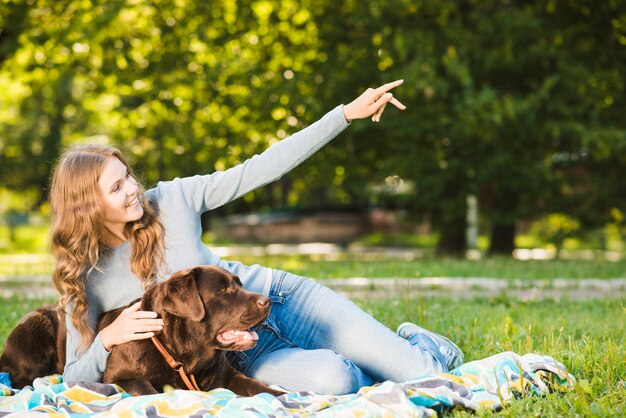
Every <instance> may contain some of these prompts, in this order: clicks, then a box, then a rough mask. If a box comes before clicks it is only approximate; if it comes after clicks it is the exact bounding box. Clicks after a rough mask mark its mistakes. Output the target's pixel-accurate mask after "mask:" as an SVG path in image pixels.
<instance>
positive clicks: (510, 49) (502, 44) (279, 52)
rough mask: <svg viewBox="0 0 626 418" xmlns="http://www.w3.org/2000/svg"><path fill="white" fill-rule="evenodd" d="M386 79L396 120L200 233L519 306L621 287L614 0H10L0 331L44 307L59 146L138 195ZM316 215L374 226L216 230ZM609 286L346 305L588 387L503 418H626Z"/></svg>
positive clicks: (253, 145)
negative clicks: (241, 233)
mask: <svg viewBox="0 0 626 418" xmlns="http://www.w3.org/2000/svg"><path fill="white" fill-rule="evenodd" d="M400 78H401V79H404V84H403V85H402V86H401V87H399V88H397V89H396V90H395V91H394V94H395V96H396V97H397V98H398V99H399V100H400V101H401V102H403V103H404V104H405V105H407V107H408V109H407V110H406V111H404V112H400V111H398V110H397V109H395V108H393V107H388V108H387V110H386V111H385V113H384V115H383V117H382V121H381V123H378V124H374V123H371V122H370V121H367V120H366V121H355V122H353V123H352V126H351V127H350V128H349V129H347V130H346V131H345V132H343V133H342V134H341V135H340V136H339V137H338V138H336V139H335V140H333V141H332V142H331V143H330V144H328V145H327V146H325V147H324V148H323V149H322V150H320V151H319V152H317V153H316V154H315V155H314V156H312V157H311V158H309V159H308V160H307V161H306V162H304V163H303V164H302V165H301V166H299V167H297V168H296V169H294V170H293V171H292V172H291V173H290V174H288V175H286V176H284V177H283V178H282V179H280V180H279V181H277V182H275V183H273V184H270V185H267V186H265V187H263V188H261V189H259V190H257V191H254V192H252V193H249V194H247V195H246V196H244V197H243V198H242V199H239V200H237V201H235V202H232V203H230V204H228V205H226V206H224V207H222V208H218V209H216V210H215V211H213V212H212V213H210V214H209V215H208V216H207V217H206V219H205V226H206V234H205V239H206V241H207V243H209V244H211V245H219V246H222V245H224V246H225V247H224V248H231V250H230V252H229V251H228V250H224V255H225V256H228V255H229V254H231V255H233V254H234V256H236V257H237V259H242V260H244V261H246V262H250V263H252V262H261V263H263V264H266V265H270V266H272V267H278V268H285V269H289V270H291V271H294V272H297V273H300V274H306V275H309V276H312V277H315V278H320V279H322V278H330V279H333V278H346V277H355V276H359V277H361V276H362V277H369V278H381V277H382V278H403V279H419V278H428V277H448V278H452V279H453V280H454V279H455V278H460V277H465V278H467V277H487V278H495V279H499V280H509V281H510V283H513V282H512V281H513V280H518V281H519V280H521V281H522V282H523V283H522V285H521V286H518V288H519V289H521V292H522V293H523V292H524V289H535V290H536V288H537V286H536V284H537V281H539V280H541V281H542V283H543V284H542V286H544V287H541V288H540V289H539V292H538V293H539V294H540V293H541V292H542V289H545V288H546V287H547V288H550V287H554V280H557V279H562V278H565V279H572V280H579V279H580V280H585V279H599V280H604V281H605V282H607V283H613V281H615V280H618V279H622V278H624V277H625V276H626V274H625V273H624V271H625V266H626V262H625V261H624V255H625V252H626V249H625V246H624V243H625V240H626V220H625V219H624V216H625V212H626V204H625V203H626V182H624V179H623V176H624V173H625V172H626V171H625V167H626V118H625V117H624V115H625V114H626V96H625V88H626V87H625V81H626V3H625V2H624V1H620V0H606V1H602V2H591V1H583V0H569V1H557V0H543V1H534V0H533V1H514V0H501V1H491V0H484V1H472V0H466V1H420V0H415V1H410V0H388V1H374V0H360V1H330V0H310V1H307V0H303V1H280V2H277V1H251V0H250V1H234V0H230V1H227V0H223V1H186V0H163V1H161V0H152V1H143V0H128V1H118V0H113V1H106V2H98V1H88V0H66V1H51V0H48V1H45V0H13V1H12V0H4V1H0V254H2V255H0V275H2V277H3V281H2V283H1V285H2V287H3V290H7V289H8V290H11V289H19V292H9V293H5V294H10V295H11V296H10V297H8V296H7V299H5V306H6V307H7V308H6V309H5V310H4V311H2V312H0V316H1V317H2V318H3V321H2V322H3V324H2V325H0V326H1V327H2V333H1V334H2V337H1V338H2V341H4V338H6V334H7V333H8V331H9V330H10V329H11V327H12V326H13V325H14V324H15V323H16V322H17V320H19V316H20V315H21V314H22V313H24V312H26V311H27V310H28V309H30V308H32V307H34V306H38V304H41V303H43V302H44V301H47V300H49V298H38V297H37V295H38V293H37V292H35V291H34V289H35V287H36V286H40V285H41V283H39V282H40V281H41V280H39V282H38V281H37V280H34V282H33V283H35V284H33V283H31V284H29V286H28V287H23V283H24V282H25V281H27V280H28V278H29V277H31V276H33V275H35V276H37V277H41V276H44V277H46V275H48V274H49V272H50V269H51V268H52V263H53V260H52V259H51V258H50V256H49V254H48V249H47V245H48V244H47V229H48V214H49V207H48V203H47V198H48V189H49V187H48V185H49V181H50V173H51V169H52V167H53V166H54V163H55V161H56V160H57V158H58V157H59V154H60V153H61V152H62V150H63V149H64V148H65V147H67V146H68V145H71V144H75V143H105V144H113V145H116V146H118V147H120V148H122V149H123V150H124V151H125V152H127V153H128V155H129V156H130V157H131V161H132V163H133V165H134V167H135V168H136V170H137V172H138V173H139V174H140V176H141V178H142V180H143V182H144V184H145V185H146V186H147V187H151V186H152V185H154V184H155V182H156V181H158V180H161V179H170V178H173V177H176V176H188V175H193V174H197V173H210V172H213V171H215V170H224V169H227V168H228V167H231V166H233V165H235V164H237V163H240V162H242V161H244V160H245V159H246V158H249V157H251V156H252V155H254V154H256V153H259V152H262V151H263V150H264V149H266V148H267V147H268V146H269V145H271V144H273V143H275V142H276V141H279V140H280V139H282V138H284V137H286V136H288V135H289V134H291V133H293V132H296V131H297V130H299V129H302V128H303V127H305V126H307V125H309V124H311V123H313V122H314V121H315V120H317V119H319V118H320V117H321V116H322V115H323V114H324V113H325V112H327V111H329V110H331V109H332V108H333V107H335V106H336V105H337V104H340V103H347V102H348V101H350V100H352V99H353V98H354V97H356V96H357V95H358V94H360V93H361V92H362V91H363V90H365V89H366V88H367V87H373V86H377V85H380V84H383V83H385V82H388V81H392V80H395V79H400ZM474 208H477V210H473V209H474ZM468 209H470V210H468ZM320 212H324V213H328V212H330V213H333V214H335V215H337V214H346V213H349V214H352V215H354V216H362V215H363V213H365V214H366V215H367V216H366V219H369V220H371V218H372V217H371V216H370V215H371V214H372V213H375V214H379V215H380V214H383V215H384V217H383V218H384V219H385V220H386V221H385V222H383V223H384V227H381V228H380V229H376V228H375V225H374V226H371V228H370V229H369V230H367V229H366V230H364V231H363V233H362V234H359V235H358V236H357V237H354V239H351V240H350V241H349V242H347V241H346V240H339V241H340V242H338V244H339V245H338V246H333V247H324V246H321V247H320V248H322V249H323V248H332V249H333V250H332V251H314V253H315V254H302V251H300V252H298V251H296V252H295V253H289V251H283V252H281V251H271V250H267V247H264V248H265V249H263V250H262V251H261V253H255V252H254V251H248V252H245V251H239V250H236V249H232V248H245V247H246V245H247V246H249V245H250V243H249V242H248V243H246V245H243V246H242V245H240V243H234V242H233V241H232V239H231V238H229V236H228V225H229V224H228V222H230V221H232V220H233V219H241V218H234V217H232V215H237V214H251V213H252V214H255V215H256V216H257V218H245V219H248V220H250V219H253V220H252V221H249V222H258V220H259V219H261V220H268V219H270V220H271V219H276V216H279V215H280V216H287V215H288V217H291V218H290V219H293V217H294V216H296V217H302V216H306V215H308V214H312V213H320ZM285 214H287V215H285ZM468 215H469V216H468ZM245 219H244V220H245ZM254 219H256V221H255V220H254ZM229 220H230V221H229ZM224 225H226V227H224ZM257 241H258V240H257ZM264 244H265V243H264ZM390 246H391V247H394V248H396V249H397V251H396V252H395V253H394V252H385V250H381V248H382V247H386V248H389V247H390ZM373 247H375V248H376V249H377V250H378V251H374V250H372V251H370V252H368V251H367V249H368V248H370V249H371V248H373ZM399 247H401V249H398V248H399ZM251 248H253V249H254V248H256V247H251ZM274 248H275V247H274ZM296 248H298V247H297V246H296ZM300 248H301V247H300ZM355 248H356V249H363V248H365V249H366V250H353V249H355ZM520 250H526V251H525V252H523V251H522V252H520ZM238 251H239V252H238ZM285 252H287V253H289V254H285ZM305 252H306V251H305ZM319 252H321V254H320V253H319ZM514 255H515V257H514ZM520 255H525V256H520ZM521 258H525V259H526V260H521ZM528 258H530V259H528ZM534 258H540V259H541V260H536V259H534ZM546 258H547V259H548V260H545V259H546ZM37 283H39V284H37ZM524 283H526V284H524ZM568 283H569V282H568ZM578 283H579V282H574V284H573V285H571V283H570V285H571V286H573V287H576V288H580V286H579V285H578ZM620 283H621V282H620ZM518 284H519V283H518ZM368 286H370V287H372V288H373V287H374V285H372V284H371V283H370V284H369V285H368ZM430 286H434V285H432V284H431V285H430ZM473 286H474V285H473ZM619 286H621V287H620V288H619V289H618V290H615V288H612V287H611V288H609V290H608V291H607V292H604V293H600V298H599V299H590V300H587V299H586V298H584V299H564V298H557V299H544V298H538V299H537V300H528V298H521V299H520V298H517V297H510V296H509V295H508V294H507V291H506V289H505V290H501V289H500V288H499V287H498V291H497V295H496V296H493V294H490V295H488V296H482V297H477V298H475V299H471V300H466V301H464V302H463V303H462V304H460V303H459V302H457V301H456V299H455V298H452V299H451V298H446V297H445V296H444V297H437V298H429V297H425V296H424V295H423V294H421V293H420V292H418V291H414V293H406V292H405V293H404V294H402V297H400V298H397V297H396V298H395V299H393V302H388V301H387V302H380V301H379V298H374V297H367V296H366V297H364V298H363V300H361V301H360V303H361V304H362V306H364V307H365V308H366V309H368V310H369V311H371V312H372V313H374V314H375V315H376V316H377V317H378V318H379V319H381V321H383V322H385V323H386V324H389V325H390V326H395V325H397V324H398V323H400V322H402V321H403V320H407V319H416V318H418V319H419V320H420V321H422V323H424V324H425V325H427V326H429V327H431V328H433V329H436V330H439V331H441V332H443V333H446V334H448V335H451V336H452V337H453V338H454V339H455V341H459V343H460V345H461V347H462V348H463V349H464V351H465V352H466V353H467V354H468V355H469V357H470V358H478V357H481V356H486V355H490V354H494V353H495V352H499V351H502V350H503V349H513V350H516V351H518V352H525V351H531V350H538V351H540V352H543V353H545V354H550V355H554V356H555V357H556V358H558V359H559V360H561V361H564V362H565V363H566V365H567V366H568V367H570V368H571V369H572V371H573V373H574V374H575V375H577V377H579V378H581V382H583V383H582V384H581V385H579V386H577V389H576V391H575V392H574V393H573V394H569V395H568V396H561V397H556V398H550V399H549V400H547V401H546V400H542V401H541V402H543V403H541V402H540V401H534V402H535V403H533V404H530V406H529V404H526V403H522V406H517V407H513V409H512V410H510V411H513V412H510V413H511V414H513V415H515V414H516V412H515V411H516V409H515V408H533V409H532V410H533V411H538V410H539V411H542V415H550V414H556V415H559V414H560V415H563V414H565V415H569V414H573V413H578V414H586V415H589V414H592V415H593V414H597V415H620V414H621V412H623V411H624V399H626V389H625V388H624V378H625V370H626V360H625V357H626V354H625V351H624V345H625V343H626V341H625V337H624V334H625V333H624V331H625V325H624V318H625V317H626V308H625V307H624V289H625V287H624V285H623V284H620V285H619ZM620 289H621V290H620ZM583 290H584V288H583ZM528 291H529V292H530V290H528ZM20 292H21V293H23V295H21V296H20ZM583 293H584V292H583ZM589 293H590V296H591V294H592V293H593V292H591V291H590V292H589ZM535 294H537V292H535ZM33 295H35V296H33ZM26 296H30V297H31V299H30V300H26V299H24V298H23V297H26ZM452 296H460V295H452ZM596 296H597V295H596ZM33 297H34V299H32V298H33ZM537 402H539V403H537ZM555 405H556V406H555ZM542 408H543V409H542Z"/></svg>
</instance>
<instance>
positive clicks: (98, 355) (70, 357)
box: [63, 308, 109, 382]
mask: <svg viewBox="0 0 626 418" xmlns="http://www.w3.org/2000/svg"><path fill="white" fill-rule="evenodd" d="M97 316H99V312H98V311H97V310H96V309H93V308H92V309H90V312H89V314H88V317H89V318H88V321H87V322H88V323H89V326H90V327H92V328H93V329H95V327H96V323H97ZM65 323H66V325H67V339H66V353H65V369H64V370H63V381H64V382H100V381H102V375H103V374H104V369H105V368H106V365H107V360H108V359H109V352H108V351H107V350H106V349H105V348H104V344H103V343H102V340H101V339H100V334H97V335H96V338H95V339H94V340H93V342H92V343H91V345H90V346H89V347H88V348H87V350H85V352H83V353H80V355H79V354H78V353H77V349H78V347H79V345H80V333H79V332H78V330H77V329H76V327H74V324H72V321H71V319H70V314H69V310H68V313H67V314H66V315H65Z"/></svg>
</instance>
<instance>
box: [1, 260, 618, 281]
mask: <svg viewBox="0 0 626 418" xmlns="http://www.w3.org/2000/svg"><path fill="white" fill-rule="evenodd" d="M17 257H21V258H17ZM225 259H232V260H237V261H241V262H243V263H244V264H247V265H251V264H261V265H264V266H268V267H272V268H275V269H280V270H286V271H290V272H293V273H296V274H299V275H303V276H308V277H314V278H318V279H324V278H329V279H332V278H345V277H372V278H376V277H401V278H412V277H415V278H419V277H493V278H502V279H557V278H568V279H583V278H597V279H611V278H626V259H621V260H619V261H606V260H602V259H595V260H576V259H573V260H563V259H558V260H524V261H522V260H515V259H512V258H507V257H489V258H484V259H481V260H468V259H462V258H438V257H433V256H424V257H418V258H404V259H403V258H391V257H389V256H385V255H381V254H359V255H351V254H329V255H263V256H231V257H225ZM53 266H54V259H53V258H52V257H51V256H50V255H34V256H28V255H20V256H15V255H0V275H45V274H50V273H51V271H52V268H53Z"/></svg>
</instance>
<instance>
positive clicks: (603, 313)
mask: <svg viewBox="0 0 626 418" xmlns="http://www.w3.org/2000/svg"><path fill="white" fill-rule="evenodd" d="M46 302H47V301H44V300H25V299H20V298H10V299H3V300H2V301H1V307H0V318H1V319H2V320H1V321H0V324H1V325H0V346H3V345H4V341H5V339H6V336H7V334H8V332H9V331H10V329H12V327H13V326H14V325H15V324H16V323H17V322H18V321H19V318H20V317H21V316H22V315H23V314H24V313H26V312H28V311H30V310H31V309H33V308H35V307H36V306H39V305H41V304H44V303H46ZM356 302H357V303H358V304H359V305H360V306H361V307H362V308H363V309H365V310H367V311H368V312H370V313H371V314H372V315H374V316H375V317H376V318H378V319H379V320H380V321H381V322H383V323H385V324H386V325H388V326H389V327H391V328H394V329H395V327H396V326H397V325H398V324H400V323H401V322H403V321H406V320H411V321H415V322H417V323H419V324H422V325H424V326H425V327H427V328H430V329H433V330H435V331H438V332H440V333H442V334H445V335H448V336H450V337H451V338H452V339H453V340H454V341H456V342H458V344H459V346H460V347H461V348H462V349H463V351H464V352H465V354H466V359H467V360H474V359H480V358H484V357H486V356H490V355H493V354H496V353H499V352H502V351H507V350H513V351H515V352H517V353H520V354H523V353H527V352H538V353H541V354H547V355H550V356H553V357H554V358H556V359H557V360H559V361H561V362H563V363H564V364H565V365H566V366H567V367H568V368H569V371H570V373H572V374H573V375H574V376H575V377H576V378H577V379H578V384H577V386H576V388H575V390H574V391H572V392H570V393H567V394H551V395H548V396H546V397H543V398H531V399H521V400H516V401H514V402H512V403H511V404H510V405H509V406H508V407H507V408H506V409H504V410H503V411H501V412H499V413H497V414H496V415H498V416H507V417H518V416H541V417H546V416H576V415H578V416H624V415H626V387H625V386H626V383H625V382H626V348H625V347H626V325H625V323H626V321H625V319H626V302H625V301H623V300H621V301H620V300H617V299H611V300H591V301H590V300H587V301H582V300H561V301H555V300H545V301H535V302H522V301H519V300H513V299H508V298H504V297H497V298H476V299H465V300H462V301H458V300H451V299H444V298H420V297H415V298H411V299H409V298H408V297H404V296H400V297H398V298H395V299H392V300H377V299H372V300H363V299H359V300H356ZM355 343H356V342H355ZM482 415H492V413H481V414H479V416H482ZM446 416H467V417H470V416H473V414H470V413H468V412H464V411H449V412H447V413H446Z"/></svg>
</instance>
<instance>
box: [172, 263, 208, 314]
mask: <svg viewBox="0 0 626 418" xmlns="http://www.w3.org/2000/svg"><path fill="white" fill-rule="evenodd" d="M201 274H202V269H201V268H200V267H194V268H191V269H187V270H182V271H179V272H177V273H175V274H173V275H172V277H170V278H169V280H168V281H167V282H166V284H165V286H164V290H165V294H164V295H163V299H162V304H163V305H162V308H163V310H164V311H167V312H169V313H172V314H174V315H176V316H182V317H184V318H189V319H191V320H192V321H196V322H199V321H201V320H202V318H204V304H203V303H202V299H200V293H198V278H199V277H200V275H201Z"/></svg>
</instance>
